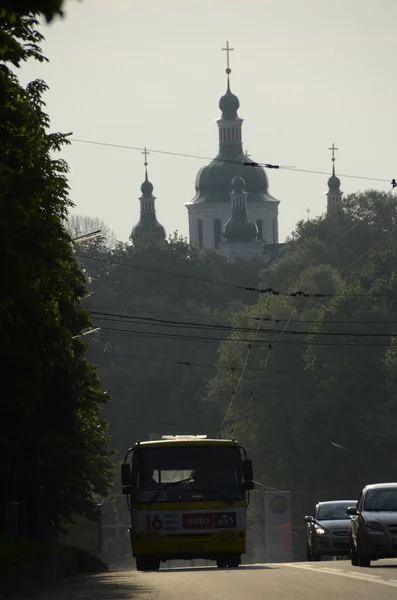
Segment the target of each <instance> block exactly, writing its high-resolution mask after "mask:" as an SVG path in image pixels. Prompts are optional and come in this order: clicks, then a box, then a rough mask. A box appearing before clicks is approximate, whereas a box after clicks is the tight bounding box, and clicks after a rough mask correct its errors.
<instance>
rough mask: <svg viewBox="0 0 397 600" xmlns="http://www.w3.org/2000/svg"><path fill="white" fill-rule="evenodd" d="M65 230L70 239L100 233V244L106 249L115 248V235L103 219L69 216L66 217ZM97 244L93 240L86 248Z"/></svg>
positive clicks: (96, 241)
mask: <svg viewBox="0 0 397 600" xmlns="http://www.w3.org/2000/svg"><path fill="white" fill-rule="evenodd" d="M66 229H67V231H68V232H69V235H70V236H71V237H72V239H74V238H77V237H79V236H81V235H86V234H88V233H92V232H94V231H100V232H101V236H100V243H101V244H103V245H104V246H105V247H106V248H115V247H116V244H117V238H116V234H115V232H114V231H113V229H110V227H109V226H108V225H106V223H105V222H104V221H103V219H99V218H98V217H89V216H87V215H76V214H71V215H69V216H68V220H67V223H66ZM93 242H94V244H93ZM97 244H98V240H97V239H95V240H92V242H91V243H89V245H88V247H92V246H93V245H95V246H96V245H97Z"/></svg>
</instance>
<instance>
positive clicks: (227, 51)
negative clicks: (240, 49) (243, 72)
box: [222, 42, 234, 74]
mask: <svg viewBox="0 0 397 600" xmlns="http://www.w3.org/2000/svg"><path fill="white" fill-rule="evenodd" d="M233 50H234V48H230V47H229V42H226V48H222V51H223V52H226V73H228V74H229V73H230V71H231V69H230V64H229V54H230V52H233Z"/></svg>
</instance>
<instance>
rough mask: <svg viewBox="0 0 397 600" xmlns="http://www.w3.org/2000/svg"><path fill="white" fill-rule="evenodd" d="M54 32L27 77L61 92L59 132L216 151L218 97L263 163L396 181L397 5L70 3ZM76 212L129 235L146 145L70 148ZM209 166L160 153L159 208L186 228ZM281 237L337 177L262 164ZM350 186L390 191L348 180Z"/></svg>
mask: <svg viewBox="0 0 397 600" xmlns="http://www.w3.org/2000/svg"><path fill="white" fill-rule="evenodd" d="M65 8H66V17H65V18H64V19H56V21H55V22H54V23H52V24H51V25H49V26H43V28H42V31H43V33H44V35H45V37H46V42H45V43H44V44H43V50H44V53H45V54H46V55H47V57H48V58H49V59H50V63H49V64H48V65H43V66H42V65H40V64H38V63H37V64H36V63H35V62H33V61H31V62H30V64H28V65H26V66H25V67H24V68H23V71H22V72H21V73H20V76H21V79H22V81H23V82H24V83H26V82H27V81H29V80H31V79H34V78H36V77H40V78H43V79H44V80H45V81H46V82H47V84H48V85H49V86H50V91H49V92H48V93H47V95H46V102H47V111H48V113H49V114H50V117H51V128H52V130H53V131H55V130H56V131H63V132H70V131H73V137H74V138H78V139H83V140H92V141H96V142H105V143H111V144H121V145H126V146H135V147H143V146H147V147H148V148H149V149H150V148H152V149H155V150H161V151H164V152H175V153H181V154H184V153H186V154H194V155H198V156H202V157H208V158H212V157H213V156H215V155H216V151H217V143H218V131H217V126H216V123H215V119H217V118H218V117H219V109H218V101H219V97H220V96H221V95H222V94H223V93H224V92H225V89H226V80H225V73H224V69H225V66H226V65H225V53H224V52H221V48H222V47H224V46H225V42H226V40H229V41H230V45H231V47H233V48H234V52H232V53H231V67H232V75H231V87H232V90H233V92H234V93H236V94H237V95H238V97H239V99H240V110H239V114H240V116H241V117H243V118H244V125H243V142H244V149H245V150H248V152H249V153H250V155H251V157H252V159H253V160H256V161H258V162H266V163H273V164H280V165H285V166H295V167H296V168H302V169H311V170H319V171H326V172H329V171H330V169H331V162H330V152H329V150H328V148H329V146H331V144H332V142H335V145H336V146H337V147H338V148H339V151H338V152H337V153H336V156H337V162H336V169H337V173H338V174H349V175H358V176H367V177H374V178H380V179H385V180H387V181H391V179H392V178H393V177H396V176H397V160H396V152H395V148H396V146H397V120H396V118H395V116H396V115H395V113H396V97H397V78H396V69H395V65H396V56H397V52H396V51H397V36H396V32H395V27H396V22H397V1H396V0H333V1H330V0H244V1H243V2H242V1H237V0H144V1H142V0H141V1H138V0H83V1H81V2H79V1H73V0H69V2H67V3H66V7H65ZM63 156H64V158H65V159H66V160H67V161H68V163H69V166H70V186H71V198H72V199H73V201H74V203H75V205H76V208H75V209H74V212H77V213H80V214H85V215H91V216H98V217H101V218H103V219H104V220H105V222H106V223H107V224H108V225H109V226H110V227H111V228H113V229H114V230H115V232H116V234H117V236H118V238H119V239H121V240H127V239H128V236H129V234H130V231H131V228H132V226H133V225H134V224H135V223H136V222H137V221H138V219H139V201H138V197H139V196H140V185H141V183H142V181H143V177H144V171H143V157H142V155H141V153H140V151H133V150H125V149H117V148H109V147H105V146H95V145H90V144H82V143H77V142H75V143H73V145H72V146H71V147H69V148H66V149H65V150H64V152H63ZM206 162H208V161H206V160H200V159H194V158H186V157H179V156H172V155H166V154H157V153H154V152H152V153H151V154H150V156H149V178H150V180H151V181H152V183H153V185H154V194H155V196H156V197H157V215H158V219H159V221H160V222H161V223H162V224H163V225H164V226H165V227H166V229H167V233H172V232H173V231H174V230H178V231H179V232H180V233H181V234H184V235H187V234H188V220H187V211H186V208H185V206H184V203H185V202H186V201H188V200H191V199H192V197H193V196H194V182H195V177H196V173H197V171H198V169H199V168H200V167H201V166H202V165H203V164H205V163H206ZM267 173H268V176H269V180H270V192H271V194H273V195H274V196H275V197H276V198H278V199H279V200H280V201H281V203H280V207H279V229H280V241H283V240H284V238H285V237H286V236H287V235H289V233H290V232H291V231H292V230H293V228H294V226H295V224H296V222H297V221H298V220H299V219H302V218H307V213H306V210H307V209H308V208H309V209H310V210H311V216H315V215H318V214H320V213H322V212H324V210H325V202H326V199H325V196H324V192H325V191H326V189H327V185H326V184H327V176H325V175H314V174H308V173H298V172H293V171H283V170H280V171H267ZM341 180H342V190H343V191H344V192H354V191H357V190H365V189H367V188H368V187H378V188H379V189H383V190H389V189H390V185H389V184H388V183H381V182H379V183H377V182H370V181H364V180H359V179H348V178H345V177H341Z"/></svg>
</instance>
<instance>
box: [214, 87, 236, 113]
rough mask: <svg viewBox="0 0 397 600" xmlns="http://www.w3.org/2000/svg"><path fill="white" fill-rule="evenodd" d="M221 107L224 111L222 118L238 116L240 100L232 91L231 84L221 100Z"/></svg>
mask: <svg viewBox="0 0 397 600" xmlns="http://www.w3.org/2000/svg"><path fill="white" fill-rule="evenodd" d="M219 108H220V109H221V111H222V119H226V120H232V119H235V118H236V117H237V111H238V109H239V108H240V102H239V99H238V98H237V96H236V95H235V94H233V93H232V92H231V91H230V87H229V85H228V86H227V92H226V94H225V95H224V96H222V97H221V98H220V100H219Z"/></svg>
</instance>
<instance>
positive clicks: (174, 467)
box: [121, 435, 254, 571]
mask: <svg viewBox="0 0 397 600" xmlns="http://www.w3.org/2000/svg"><path fill="white" fill-rule="evenodd" d="M121 476H122V484H123V494H125V495H126V496H127V502H128V508H129V511H130V514H131V528H130V539H131V549H132V555H133V556H134V557H135V560H136V567H137V569H138V570H139V571H157V570H158V569H159V568H160V563H162V562H166V561H167V560H191V559H206V560H213V561H216V563H217V565H218V567H220V568H226V567H238V566H239V565H240V563H241V555H242V554H244V553H245V552H246V537H247V520H246V510H247V506H248V502H249V490H252V489H253V487H254V482H253V470H252V462H251V460H250V459H249V458H248V457H247V453H246V451H245V449H244V447H243V446H242V445H241V444H239V443H238V442H237V441H236V440H219V439H207V436H205V435H196V436H187V435H186V436H185V435H184V436H177V435H173V436H163V437H162V439H161V440H151V441H147V442H137V443H136V444H135V445H134V446H133V447H132V448H129V450H128V452H127V454H126V457H125V460H124V464H123V465H122V468H121Z"/></svg>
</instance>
